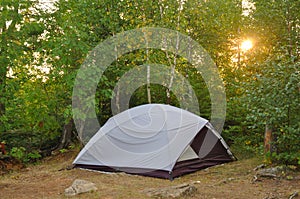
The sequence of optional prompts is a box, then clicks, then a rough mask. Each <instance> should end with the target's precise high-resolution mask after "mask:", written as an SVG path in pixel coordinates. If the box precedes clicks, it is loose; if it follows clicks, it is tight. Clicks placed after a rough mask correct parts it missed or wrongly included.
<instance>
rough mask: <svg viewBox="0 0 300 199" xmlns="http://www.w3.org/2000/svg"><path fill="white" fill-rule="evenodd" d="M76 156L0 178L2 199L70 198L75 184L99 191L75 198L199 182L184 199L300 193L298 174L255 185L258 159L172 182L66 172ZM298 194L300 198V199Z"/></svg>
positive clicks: (262, 198)
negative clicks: (69, 190) (93, 186)
mask: <svg viewBox="0 0 300 199" xmlns="http://www.w3.org/2000/svg"><path fill="white" fill-rule="evenodd" d="M77 153H78V151H69V152H66V153H63V154H59V155H56V156H52V157H49V158H46V159H44V160H43V161H41V162H40V163H38V164H36V165H30V166H28V167H27V168H24V169H21V170H18V171H14V172H11V173H9V174H5V175H2V176H0V193H1V199H6V198H7V199H11V198H14V199H17V198H49V199H50V198H51V199H57V198H68V197H66V196H65V195H64V190H65V188H67V187H69V186H70V185H71V184H72V182H73V181H74V180H75V179H84V180H88V181H90V182H93V183H95V184H96V185H97V188H98V190H97V191H95V192H92V193H85V194H82V195H78V196H74V197H72V198H76V199H77V198H91V199H92V198H107V199H112V198H128V199H129V198H148V196H147V195H145V194H144V193H143V190H145V189H149V188H163V187H168V186H174V185H179V184H183V183H191V182H195V181H199V182H198V183H197V184H195V186H196V188H197V191H196V193H195V194H194V195H193V196H187V197H186V198H199V199H205V198H209V199H212V198H216V199H218V198H228V199H229V198H230V199H231V198H239V199H240V198H259V199H267V198H268V199H271V198H273V199H275V198H279V199H281V198H289V196H290V195H291V194H293V193H294V192H299V191H300V173H299V172H294V173H293V174H292V176H293V178H292V179H290V180H288V179H285V178H277V179H271V178H270V179H269V178H262V179H260V180H258V181H255V182H253V176H254V175H255V173H256V171H254V170H253V168H255V167H256V166H257V165H259V164H261V161H260V160H259V159H257V158H252V159H245V160H239V161H236V162H232V163H228V164H224V165H219V166H215V167H211V168H208V169H205V170H201V171H198V172H195V173H192V174H189V175H185V176H183V177H180V178H176V179H175V180H174V181H169V180H164V179H157V178H151V177H142V176H135V175H127V174H124V173H114V174H105V173H99V172H92V171H86V170H80V169H71V170H68V169H66V168H67V167H68V166H69V165H71V163H72V161H73V159H74V158H75V156H76V155H77ZM299 194H300V193H299ZM295 198H300V197H299V196H297V197H295Z"/></svg>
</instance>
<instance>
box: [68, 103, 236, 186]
mask: <svg viewBox="0 0 300 199" xmlns="http://www.w3.org/2000/svg"><path fill="white" fill-rule="evenodd" d="M233 160H235V157H234V156H233V154H232V153H231V152H230V150H229V147H228V146H227V144H226V143H225V141H224V140H223V139H222V137H221V136H220V134H219V133H218V132H217V131H216V130H215V129H214V128H213V126H212V125H211V124H210V123H209V122H208V121H207V120H206V119H203V118H201V117H199V116H197V115H195V114H193V113H191V112H188V111H186V110H183V109H180V108H177V107H173V106H170V105H164V104H146V105H141V106H137V107H134V108H131V109H128V110H126V111H124V112H122V113H119V114H117V115H115V116H113V117H112V118H110V119H109V120H108V121H107V122H106V123H105V125H104V126H102V127H101V128H100V129H99V131H98V132H97V133H96V134H95V135H94V136H93V137H92V138H91V139H90V141H89V142H88V143H87V144H86V145H85V147H84V148H83V149H82V150H81V151H80V153H79V154H78V156H77V157H76V159H75V160H74V162H73V164H74V166H75V167H78V168H86V169H92V170H100V171H106V172H115V171H122V172H126V173H130V174H138V175H144V176H152V177H159V178H168V179H171V180H172V179H173V178H175V177H178V176H181V175H184V174H187V173H191V172H195V171H197V170H200V169H203V168H207V167H210V166H214V165H217V164H222V163H225V162H230V161H233Z"/></svg>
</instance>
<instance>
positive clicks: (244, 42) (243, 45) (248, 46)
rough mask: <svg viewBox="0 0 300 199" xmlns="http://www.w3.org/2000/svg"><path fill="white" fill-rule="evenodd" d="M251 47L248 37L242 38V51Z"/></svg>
mask: <svg viewBox="0 0 300 199" xmlns="http://www.w3.org/2000/svg"><path fill="white" fill-rule="evenodd" d="M252 47H253V43H252V41H251V40H250V39H247V40H244V41H243V42H242V44H241V49H242V51H248V50H250V49H251V48H252Z"/></svg>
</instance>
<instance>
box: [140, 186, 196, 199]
mask: <svg viewBox="0 0 300 199" xmlns="http://www.w3.org/2000/svg"><path fill="white" fill-rule="evenodd" d="M196 191H197V188H196V187H195V186H194V185H192V184H187V183H184V184H180V185H176V186H171V187H166V188H162V189H146V190H143V192H144V193H145V194H146V195H147V196H149V197H155V198H178V197H184V196H188V195H192V194H193V193H195V192H196Z"/></svg>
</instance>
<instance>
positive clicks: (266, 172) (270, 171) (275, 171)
mask: <svg viewBox="0 0 300 199" xmlns="http://www.w3.org/2000/svg"><path fill="white" fill-rule="evenodd" d="M282 171H283V168H282V167H280V166H277V167H272V168H266V169H261V170H259V171H258V172H257V174H256V175H257V176H258V177H266V178H277V177H279V176H278V175H280V174H281V172H282Z"/></svg>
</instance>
